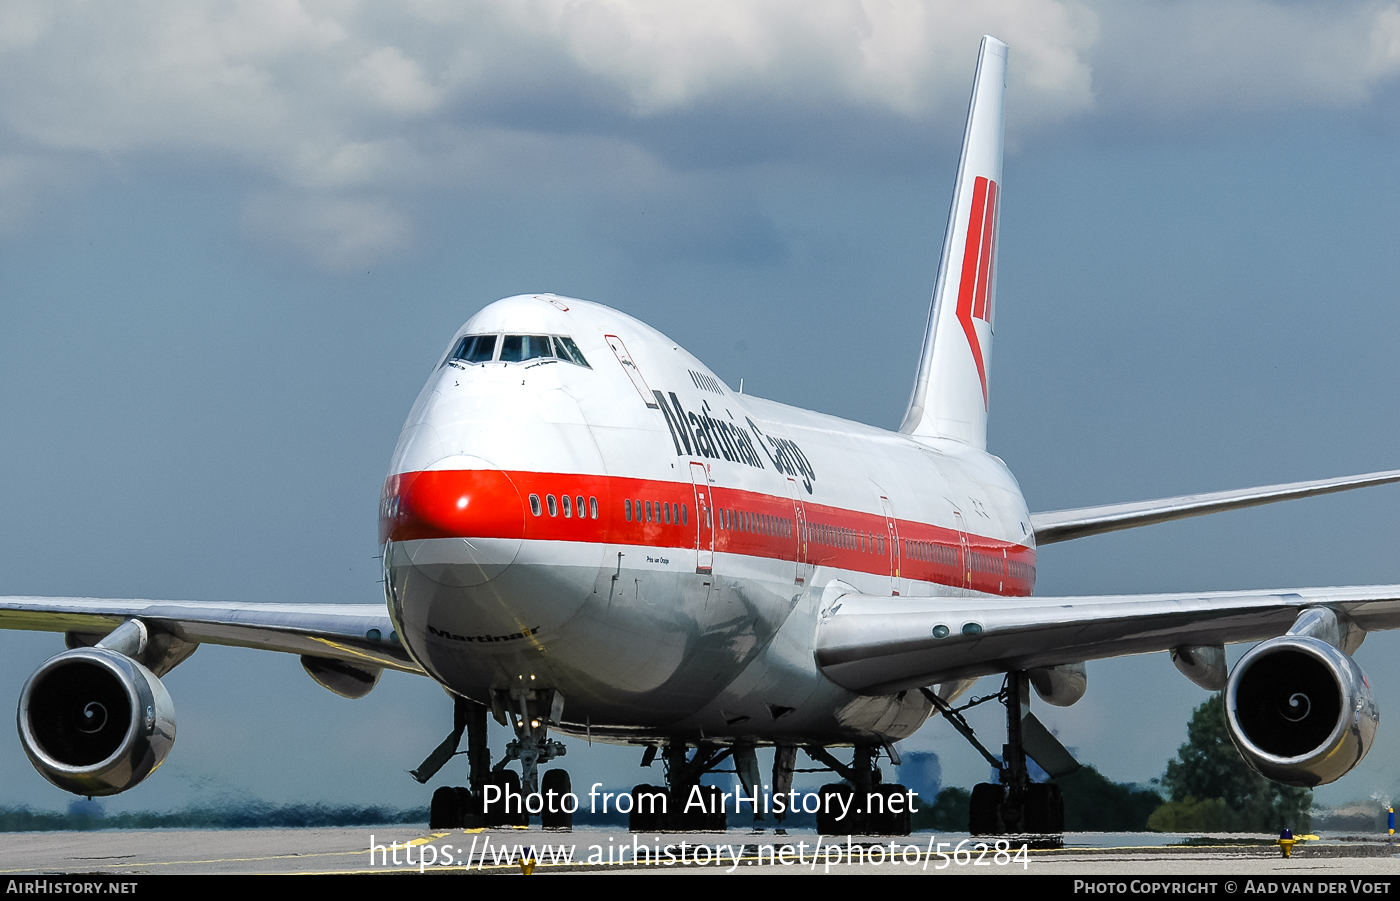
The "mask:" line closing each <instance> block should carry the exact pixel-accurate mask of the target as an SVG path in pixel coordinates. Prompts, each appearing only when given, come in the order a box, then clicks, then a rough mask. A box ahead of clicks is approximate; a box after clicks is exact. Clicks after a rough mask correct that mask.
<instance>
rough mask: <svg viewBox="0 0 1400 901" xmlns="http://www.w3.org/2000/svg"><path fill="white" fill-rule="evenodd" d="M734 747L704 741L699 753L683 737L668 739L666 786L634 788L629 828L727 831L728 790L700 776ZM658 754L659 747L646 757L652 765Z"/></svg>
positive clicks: (714, 765) (718, 763) (639, 829)
mask: <svg viewBox="0 0 1400 901" xmlns="http://www.w3.org/2000/svg"><path fill="white" fill-rule="evenodd" d="M732 753H734V749H733V748H720V747H718V746H717V745H713V744H710V743H708V742H700V744H698V745H697V746H696V748H695V753H694V754H693V755H692V754H691V753H690V747H689V745H688V744H687V743H686V742H685V741H684V740H681V739H672V740H671V741H669V742H667V744H666V747H665V753H664V754H663V755H662V762H663V765H664V766H665V769H666V785H665V786H658V785H645V784H644V785H638V786H636V787H635V788H633V789H632V811H631V813H630V814H628V818H627V828H628V829H629V830H630V831H632V832H723V831H724V830H725V828H726V822H725V819H726V818H725V804H724V803H723V802H724V799H723V798H722V797H721V796H722V795H723V794H724V790H723V789H721V788H720V787H719V786H717V785H702V784H701V783H700V777H701V776H703V775H705V774H706V773H708V772H711V771H712V770H714V768H715V767H717V766H719V765H720V764H721V763H723V762H724V761H725V760H727V759H728V758H729V757H730V755H731V754H732ZM655 757H656V746H655V745H652V746H650V747H648V748H647V751H646V754H645V755H644V756H643V758H642V759H643V761H644V763H645V764H647V765H649V764H650V763H651V761H652V759H653V758H655Z"/></svg>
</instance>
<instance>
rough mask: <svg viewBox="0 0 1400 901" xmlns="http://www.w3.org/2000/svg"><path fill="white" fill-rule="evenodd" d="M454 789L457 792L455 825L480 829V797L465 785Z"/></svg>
mask: <svg viewBox="0 0 1400 901" xmlns="http://www.w3.org/2000/svg"><path fill="white" fill-rule="evenodd" d="M454 791H456V792H457V825H458V826H460V827H462V828H463V829H480V828H481V826H482V822H481V798H480V797H478V796H477V795H474V794H472V790H471V789H469V788H467V787H465V786H461V785H459V786H457V788H456V789H454Z"/></svg>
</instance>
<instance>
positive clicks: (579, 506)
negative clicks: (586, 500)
mask: <svg viewBox="0 0 1400 901" xmlns="http://www.w3.org/2000/svg"><path fill="white" fill-rule="evenodd" d="M574 509H575V510H577V511H578V518H579V519H583V495H581V494H580V495H579V496H577V497H575V498H574Z"/></svg>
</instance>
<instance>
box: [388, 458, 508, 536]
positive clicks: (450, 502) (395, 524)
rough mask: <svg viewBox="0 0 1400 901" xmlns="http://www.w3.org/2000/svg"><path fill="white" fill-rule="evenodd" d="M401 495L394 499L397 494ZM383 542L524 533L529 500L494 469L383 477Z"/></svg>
mask: <svg viewBox="0 0 1400 901" xmlns="http://www.w3.org/2000/svg"><path fill="white" fill-rule="evenodd" d="M394 498H398V500H397V502H396V503H394V502H393V499H394ZM381 503H382V504H385V505H387V504H390V503H393V504H394V505H393V507H392V508H391V509H386V508H383V507H382V508H381V510H380V518H379V541H380V543H381V544H382V543H383V542H385V541H415V540H418V539H423V538H454V537H460V536H467V535H470V536H472V537H476V538H523V537H524V536H525V504H524V502H523V501H522V500H521V499H520V492H519V491H518V490H517V489H516V487H515V483H514V482H512V481H511V480H510V477H509V476H507V475H506V474H505V473H503V472H501V471H499V470H495V469H446V470H440V471H429V472H408V473H403V474H402V475H396V476H390V477H389V478H388V479H387V480H386V481H385V482H384V493H383V495H382V498H381Z"/></svg>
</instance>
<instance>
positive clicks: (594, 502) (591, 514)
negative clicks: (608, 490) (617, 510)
mask: <svg viewBox="0 0 1400 901" xmlns="http://www.w3.org/2000/svg"><path fill="white" fill-rule="evenodd" d="M588 518H589V519H597V518H598V499H597V498H596V497H590V498H589V499H588Z"/></svg>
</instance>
